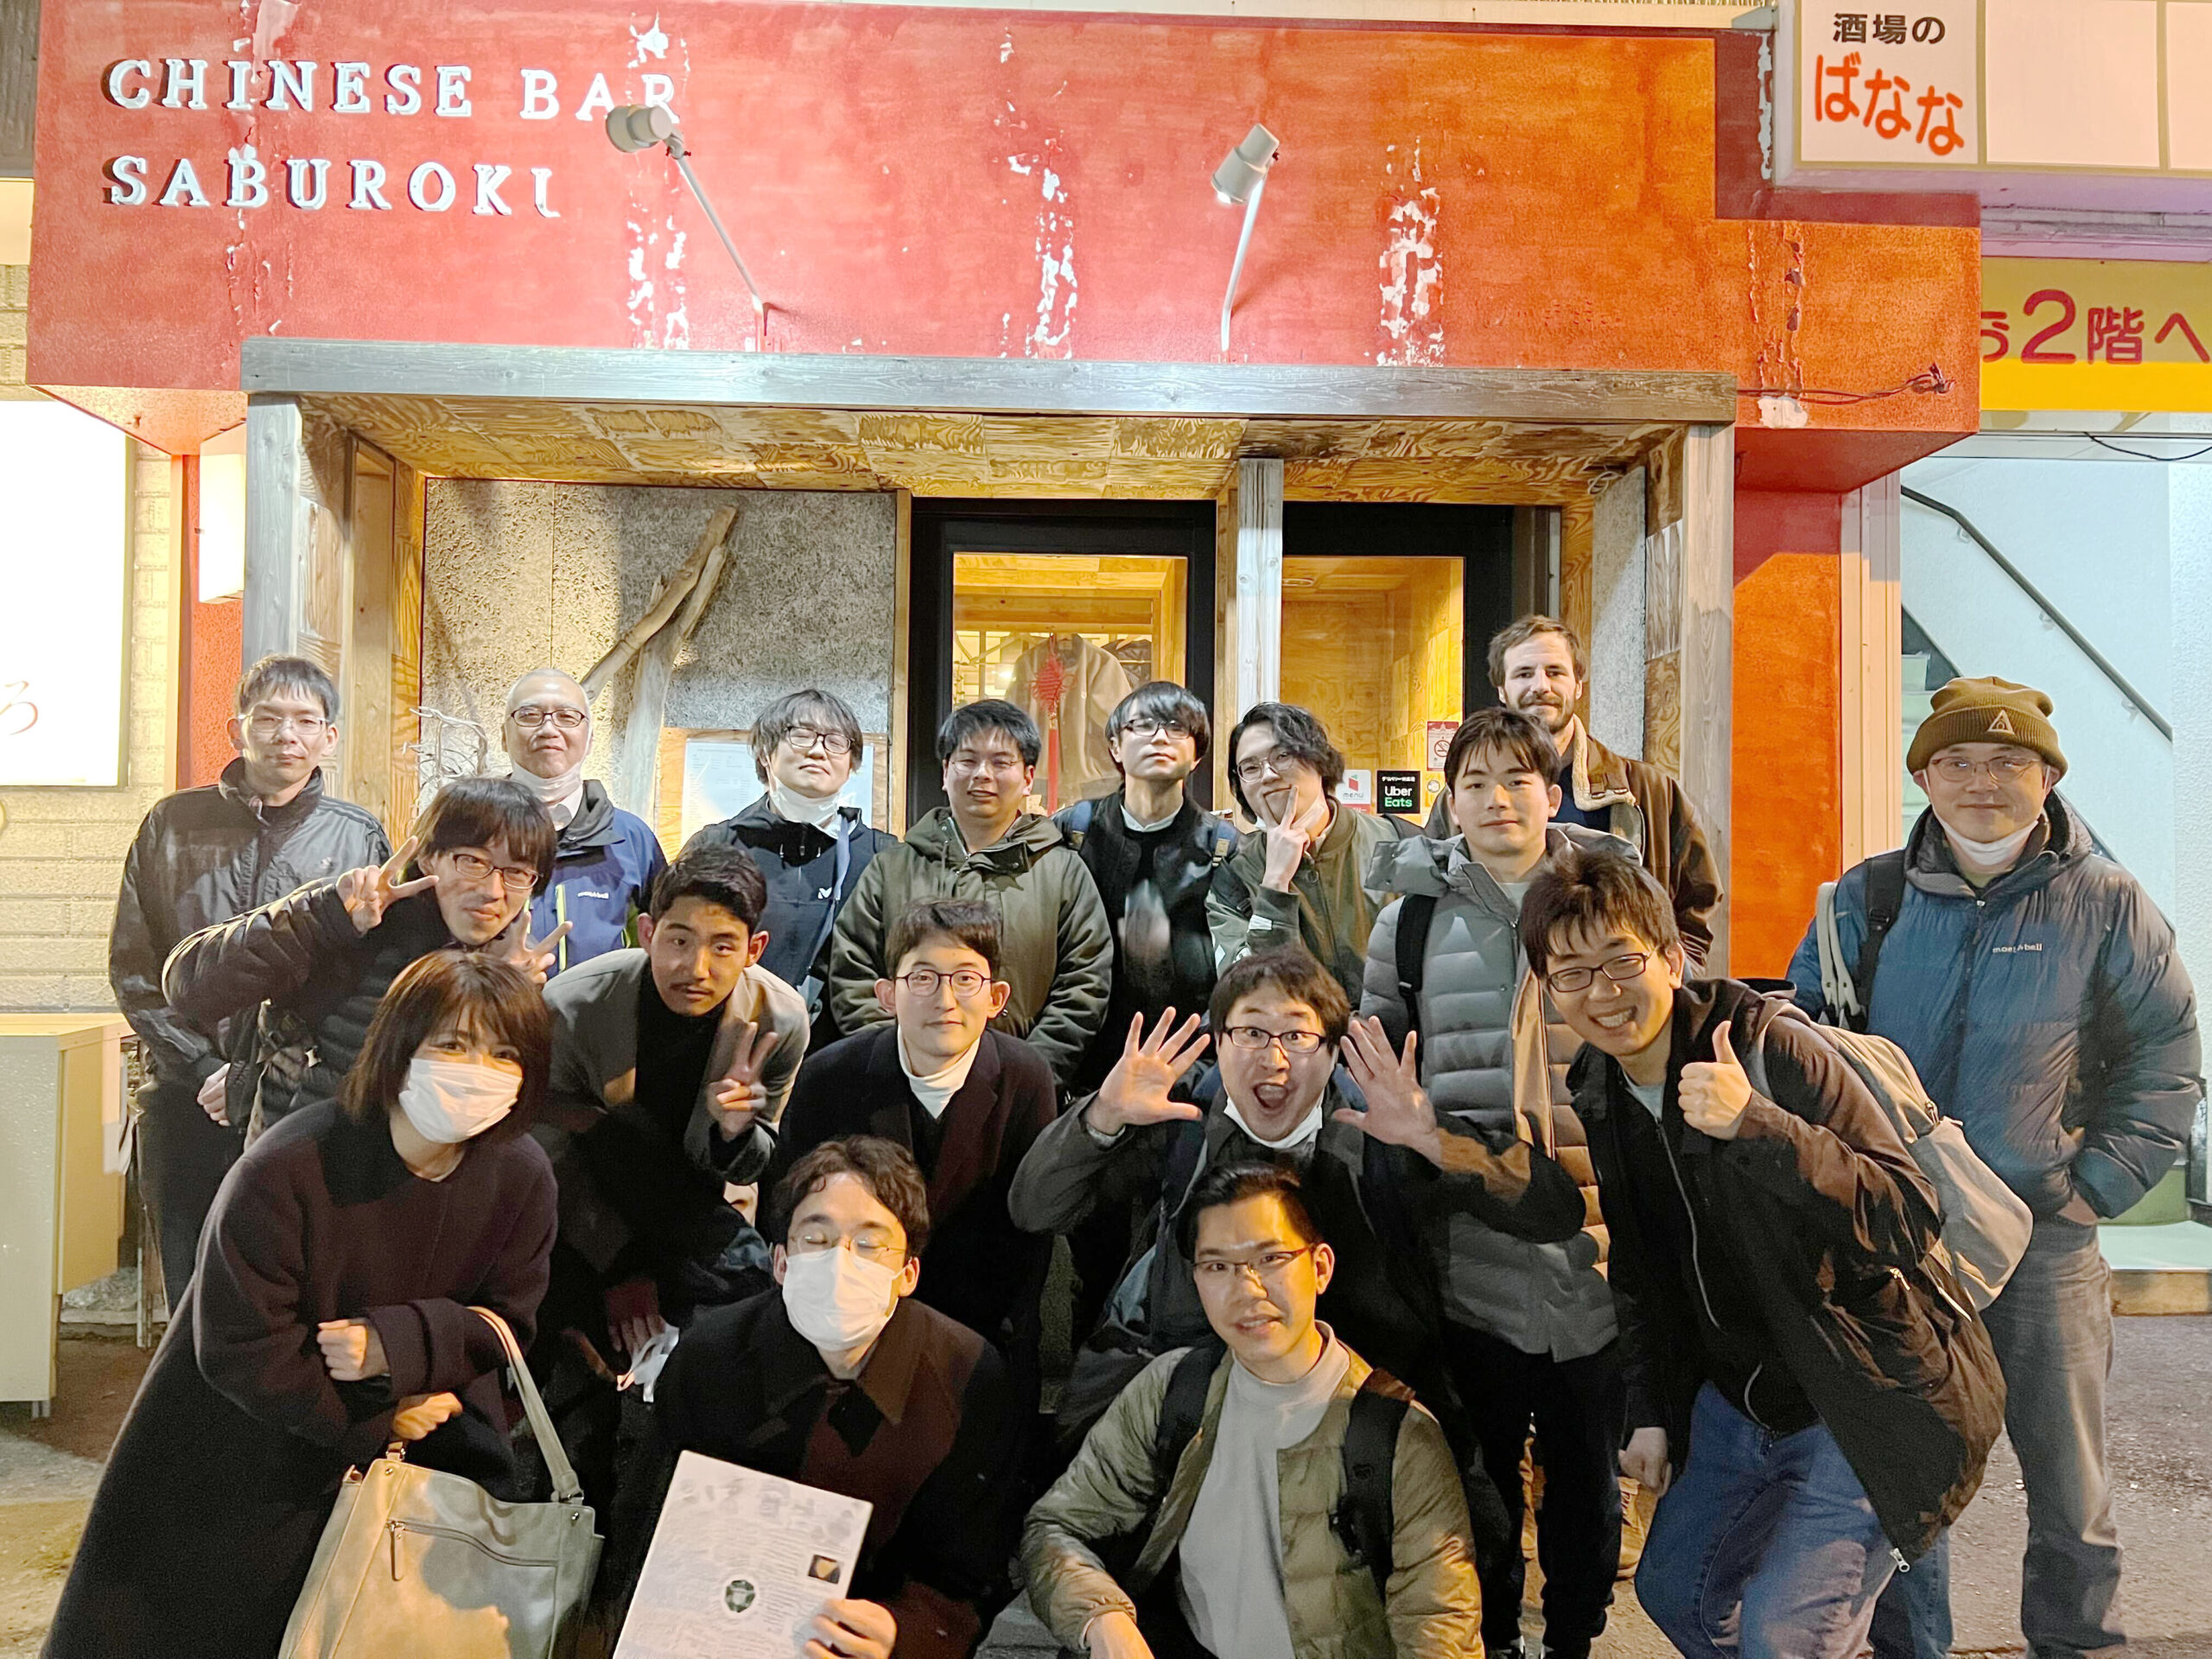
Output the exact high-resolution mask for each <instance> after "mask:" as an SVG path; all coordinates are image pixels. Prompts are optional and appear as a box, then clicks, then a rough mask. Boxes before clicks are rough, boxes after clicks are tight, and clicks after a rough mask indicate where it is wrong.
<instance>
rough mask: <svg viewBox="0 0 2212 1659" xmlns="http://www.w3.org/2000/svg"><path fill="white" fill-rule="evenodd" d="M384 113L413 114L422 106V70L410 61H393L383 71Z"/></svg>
mask: <svg viewBox="0 0 2212 1659" xmlns="http://www.w3.org/2000/svg"><path fill="white" fill-rule="evenodd" d="M384 84H385V86H389V87H391V91H390V92H387V93H385V100H384V112H385V114H386V115H415V114H417V113H419V112H420V111H421V110H422V108H423V72H422V70H420V69H419V68H417V67H416V66H415V65H413V64H411V63H395V64H393V65H392V66H391V68H389V69H387V70H385V72H384Z"/></svg>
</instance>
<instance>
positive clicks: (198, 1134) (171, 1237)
mask: <svg viewBox="0 0 2212 1659" xmlns="http://www.w3.org/2000/svg"><path fill="white" fill-rule="evenodd" d="M198 1094H199V1090H197V1089H195V1088H194V1087H193V1086H192V1085H191V1084H180V1083H171V1082H167V1081H163V1082H161V1083H157V1084H155V1085H154V1086H153V1088H152V1089H150V1090H148V1091H147V1094H146V1096H145V1098H144V1100H143V1103H142V1105H143V1110H142V1111H141V1112H140V1114H139V1119H138V1180H139V1185H141V1186H142V1187H143V1189H144V1191H145V1194H146V1205H147V1207H148V1208H149V1209H150V1210H151V1211H153V1212H154V1230H155V1232H156V1235H157V1236H158V1242H159V1243H160V1247H161V1255H162V1284H163V1286H164V1287H166V1288H167V1289H168V1300H169V1306H171V1307H175V1306H176V1305H177V1304H178V1303H179V1302H180V1301H181V1300H184V1287H186V1286H187V1285H188V1284H190V1283H191V1282H192V1264H193V1262H194V1260H195V1259H196V1258H197V1257H198V1255H199V1254H200V1229H201V1228H202V1227H203V1226H205V1225H206V1224H207V1211H209V1210H210V1209H211V1208H213V1205H214V1203H215V1189H216V1188H218V1187H219V1186H220V1185H222V1184H223V1177H224V1176H226V1175H227V1174H229V1173H230V1169H231V1166H232V1164H234V1163H236V1162H237V1161H238V1154H239V1153H240V1152H242V1151H243V1150H245V1133H244V1131H243V1129H242V1128H225V1127H224V1126H223V1125H222V1124H220V1123H218V1122H215V1120H214V1119H213V1118H211V1117H209V1116H207V1113H206V1112H204V1111H202V1110H201V1109H200V1102H199V1100H198V1098H197V1096H198Z"/></svg>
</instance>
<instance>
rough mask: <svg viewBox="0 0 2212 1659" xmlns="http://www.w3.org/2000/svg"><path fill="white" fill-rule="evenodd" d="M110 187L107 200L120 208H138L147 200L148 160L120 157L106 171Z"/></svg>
mask: <svg viewBox="0 0 2212 1659" xmlns="http://www.w3.org/2000/svg"><path fill="white" fill-rule="evenodd" d="M104 170H105V173H106V174H107V176H108V180H109V185H108V193H107V199H108V200H110V201H111V202H113V203H114V204H115V205H116V206H117V207H137V206H138V205H139V204H140V203H142V202H143V201H144V200H146V158H145V157H144V156H117V157H116V158H115V159H114V160H113V161H111V162H109V163H108V164H107V166H106V168H105V169H104Z"/></svg>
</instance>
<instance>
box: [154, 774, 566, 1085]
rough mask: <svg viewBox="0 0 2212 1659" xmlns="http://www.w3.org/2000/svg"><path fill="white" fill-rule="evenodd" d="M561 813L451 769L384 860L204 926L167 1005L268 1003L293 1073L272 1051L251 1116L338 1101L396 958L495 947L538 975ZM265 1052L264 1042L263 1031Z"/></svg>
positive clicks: (182, 952)
mask: <svg viewBox="0 0 2212 1659" xmlns="http://www.w3.org/2000/svg"><path fill="white" fill-rule="evenodd" d="M552 869H553V820H552V819H550V817H546V815H545V809H544V808H543V807H542V806H540V805H539V804H537V800H536V799H535V798H533V797H532V796H531V794H530V793H529V791H526V790H524V788H523V787H522V785H519V784H518V783H516V782H514V781H513V780H512V779H507V778H456V779H454V780H453V781H451V782H450V783H448V784H447V785H445V786H444V787H443V788H442V789H441V790H440V791H438V793H437V795H436V797H435V798H434V799H433V800H432V801H431V802H430V804H429V806H428V807H426V808H424V809H423V816H422V818H421V819H420V820H419V821H418V822H417V823H416V826H415V833H414V834H413V835H411V836H409V837H408V838H407V841H406V842H405V844H404V845H403V846H402V847H401V848H400V849H399V850H398V851H397V853H395V854H393V855H392V856H391V858H389V859H388V860H386V861H385V862H384V863H383V864H382V865H370V866H365V867H363V868H359V869H351V870H347V871H346V873H345V874H342V875H340V876H338V877H336V878H335V879H334V880H321V881H314V882H310V883H309V884H308V886H306V887H302V888H301V889H300V890H299V891H298V892H296V893H292V894H291V895H290V896H289V897H288V898H283V899H277V900H276V901H275V902H274V903H271V904H265V905H263V906H261V907H260V908H259V909H257V910H250V911H248V912H245V914H244V915H241V916H238V917H234V918H232V919H231V920H229V921H227V922H222V923H219V924H217V925H214V926H212V927H207V928H203V929H201V930H200V931H199V932H197V933H194V935H193V936H192V937H191V938H188V939H186V940H185V941H184V942H183V943H182V944H179V945H178V946H177V947H176V949H175V950H173V951H171V952H170V953H169V958H168V963H166V964H165V965H164V967H163V968H162V991H163V994H164V995H166V996H167V997H168V1002H169V1006H170V1007H173V1008H175V1010H176V1011H177V1012H178V1013H179V1014H182V1015H183V1016H184V1017H185V1018H186V1019H188V1020H192V1021H193V1022H194V1023H195V1024H197V1025H200V1026H201V1027H204V1028H209V1029H212V1028H213V1027H214V1026H215V1025H216V1023H218V1022H219V1021H221V1020H229V1019H235V1018H236V1017H238V1015H239V1014H243V1013H245V1011H247V1010H249V1009H251V1008H252V1007H255V1006H256V1005H257V1004H259V1003H262V1002H264V1001H265V1002H267V1003H268V1005H269V1007H268V1010H267V1013H266V1014H265V1015H264V1020H265V1023H266V1025H267V1027H268V1029H269V1030H270V1031H271V1032H273V1033H276V1036H277V1039H280V1040H281V1043H282V1046H283V1051H284V1052H286V1053H296V1052H307V1051H309V1050H312V1052H313V1055H314V1061H313V1064H311V1065H306V1066H304V1067H303V1068H301V1069H297V1070H296V1071H295V1070H290V1069H287V1068H283V1067H280V1066H279V1065H277V1064H276V1062H275V1060H274V1059H272V1060H271V1062H270V1065H268V1066H267V1068H266V1069H265V1071H264V1076H263V1077H262V1083H261V1100H260V1104H259V1106H258V1108H257V1111H256V1117H257V1120H265V1121H268V1122H274V1121H275V1120H277V1118H280V1117H283V1116H285V1115H286V1114H287V1113H289V1112H293V1111H296V1110H297V1109H299V1108H301V1107H302V1106H308V1105H312V1104H314V1103H315V1102H317V1101H321V1100H331V1099H334V1098H336V1096H337V1094H338V1085H339V1084H340V1083H341V1082H342V1081H343V1080H344V1078H345V1076H346V1072H347V1071H350V1070H352V1069H353V1061H354V1059H355V1058H357V1057H358V1056H359V1053H360V1052H361V1045H362V1043H363V1041H364V1040H365V1039H366V1038H367V1035H368V1030H369V1021H370V1020H371V1019H372V1017H373V1016H374V1015H375V1014H376V1011H377V1004H378V1002H379V1001H382V1000H383V999H384V994H385V991H386V990H387V989H389V988H391V982H392V981H393V980H395V979H397V977H398V976H399V971H400V969H403V968H404V967H406V966H407V964H408V963H410V962H413V961H414V960H415V959H416V957H426V956H428V955H429V953H430V952H431V951H433V950H493V951H495V952H497V953H498V954H499V955H500V956H502V957H506V958H507V959H508V960H510V961H512V962H514V963H517V964H518V966H520V967H522V968H523V969H524V970H525V971H526V972H530V973H532V974H534V975H535V976H537V980H538V982H539V983H541V984H542V983H543V982H544V976H545V970H546V969H547V967H548V966H549V965H550V963H551V962H552V960H553V954H554V950H555V948H556V946H557V945H558V944H560V942H561V940H562V939H563V938H566V937H567V934H568V931H569V930H568V928H567V927H566V926H565V925H563V926H561V927H557V928H556V929H555V930H554V931H552V932H551V933H550V934H549V935H548V936H546V937H545V938H543V939H534V938H531V937H530V932H529V925H530V899H531V893H534V892H536V891H537V890H538V889H540V888H542V887H543V886H544V885H545V883H546V882H547V881H548V880H550V879H551V874H552ZM267 1048H268V1044H267V1042H266V1041H264V1052H266V1051H267Z"/></svg>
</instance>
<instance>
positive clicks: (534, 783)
mask: <svg viewBox="0 0 2212 1659" xmlns="http://www.w3.org/2000/svg"><path fill="white" fill-rule="evenodd" d="M512 775H513V778H514V780H515V782H517V783H518V784H520V785H522V786H523V787H524V789H526V790H528V791H530V792H531V794H533V795H535V796H536V797H537V799H538V802H539V804H541V805H543V806H548V807H553V806H558V805H560V804H561V803H562V802H563V801H565V800H567V799H568V798H569V796H571V795H573V794H575V792H576V791H578V790H580V789H582V787H583V786H584V763H583V762H582V761H581V760H579V761H577V762H576V764H575V766H570V767H569V769H568V770H567V771H566V772H556V773H554V774H553V776H551V777H550V778H541V777H539V776H538V775H537V773H536V772H527V771H524V769H523V768H522V767H520V766H515V767H513V768H512Z"/></svg>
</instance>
